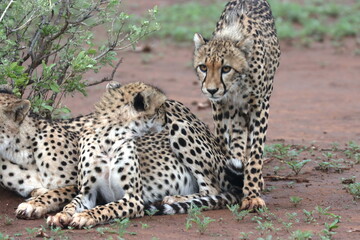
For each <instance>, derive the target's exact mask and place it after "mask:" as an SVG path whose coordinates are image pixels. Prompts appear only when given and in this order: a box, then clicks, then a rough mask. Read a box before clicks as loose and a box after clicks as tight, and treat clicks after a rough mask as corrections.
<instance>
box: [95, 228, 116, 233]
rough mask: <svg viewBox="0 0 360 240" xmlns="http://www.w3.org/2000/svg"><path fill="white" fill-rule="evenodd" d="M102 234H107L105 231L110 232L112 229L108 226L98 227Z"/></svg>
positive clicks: (97, 229)
mask: <svg viewBox="0 0 360 240" xmlns="http://www.w3.org/2000/svg"><path fill="white" fill-rule="evenodd" d="M95 230H96V231H97V232H98V233H100V235H105V233H110V232H111V231H112V230H111V229H110V228H108V227H98V228H96V229H95Z"/></svg>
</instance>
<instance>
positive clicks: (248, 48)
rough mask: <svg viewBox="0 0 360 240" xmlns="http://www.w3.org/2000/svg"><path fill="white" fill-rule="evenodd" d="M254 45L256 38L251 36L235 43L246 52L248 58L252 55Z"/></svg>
mask: <svg viewBox="0 0 360 240" xmlns="http://www.w3.org/2000/svg"><path fill="white" fill-rule="evenodd" d="M253 45H254V40H253V39H252V38H251V37H244V38H243V39H241V40H239V41H237V42H236V43H235V46H236V47H237V48H239V49H240V50H241V51H242V52H244V54H245V57H246V58H248V57H250V55H251V52H252V48H253Z"/></svg>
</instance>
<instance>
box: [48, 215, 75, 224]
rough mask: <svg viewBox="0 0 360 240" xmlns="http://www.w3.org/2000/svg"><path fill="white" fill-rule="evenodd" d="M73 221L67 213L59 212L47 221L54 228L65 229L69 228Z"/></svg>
mask: <svg viewBox="0 0 360 240" xmlns="http://www.w3.org/2000/svg"><path fill="white" fill-rule="evenodd" d="M72 220H73V217H72V216H71V215H70V214H68V213H66V212H59V213H57V214H56V215H55V216H49V217H48V218H47V220H46V223H47V225H49V226H52V227H61V228H65V227H67V226H69V224H70V222H71V221H72Z"/></svg>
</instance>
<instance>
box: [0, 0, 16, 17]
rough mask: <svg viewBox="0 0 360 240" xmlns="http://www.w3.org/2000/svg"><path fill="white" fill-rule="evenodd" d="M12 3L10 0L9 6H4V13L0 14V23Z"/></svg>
mask: <svg viewBox="0 0 360 240" xmlns="http://www.w3.org/2000/svg"><path fill="white" fill-rule="evenodd" d="M13 2H14V0H10V2H9V4H8V5H7V6H6V8H5V10H4V12H3V13H2V14H1V17H0V22H1V21H2V20H3V18H4V16H5V13H6V12H7V10H8V9H9V7H10V5H11V4H12V3H13Z"/></svg>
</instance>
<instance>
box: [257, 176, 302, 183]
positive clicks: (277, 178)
mask: <svg viewBox="0 0 360 240" xmlns="http://www.w3.org/2000/svg"><path fill="white" fill-rule="evenodd" d="M264 178H265V179H268V180H270V181H296V182H297V183H307V182H309V180H308V179H305V178H298V177H291V176H264Z"/></svg>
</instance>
